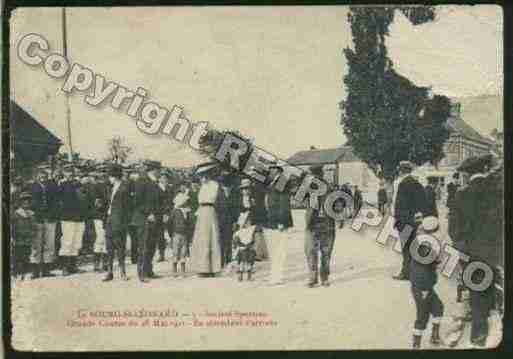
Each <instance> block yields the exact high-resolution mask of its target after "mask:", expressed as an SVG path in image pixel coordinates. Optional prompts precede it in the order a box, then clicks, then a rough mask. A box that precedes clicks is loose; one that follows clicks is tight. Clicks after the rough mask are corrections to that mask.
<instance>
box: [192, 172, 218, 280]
mask: <svg viewBox="0 0 513 359" xmlns="http://www.w3.org/2000/svg"><path fill="white" fill-rule="evenodd" d="M218 192H219V184H218V183H217V182H215V181H209V182H207V183H204V184H203V185H202V186H201V188H200V190H199V193H198V202H199V208H198V212H197V221H196V227H195V229H194V235H193V239H192V249H191V270H192V271H193V272H196V273H199V274H213V273H218V272H220V271H221V247H220V242H219V241H220V233H219V222H218V218H217V213H216V207H215V205H216V199H217V196H218Z"/></svg>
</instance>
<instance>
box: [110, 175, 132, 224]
mask: <svg viewBox="0 0 513 359" xmlns="http://www.w3.org/2000/svg"><path fill="white" fill-rule="evenodd" d="M112 190H113V187H112V186H111V187H110V188H109V192H108V197H107V198H108V200H107V206H106V210H105V223H106V224H107V223H108V225H109V229H110V230H111V231H112V232H114V233H119V232H124V231H126V229H127V227H128V224H129V222H130V190H129V187H128V184H127V183H126V182H121V184H120V185H119V188H118V190H117V192H116V194H115V195H114V198H112V202H111V196H112ZM109 206H110V214H108V209H109Z"/></svg>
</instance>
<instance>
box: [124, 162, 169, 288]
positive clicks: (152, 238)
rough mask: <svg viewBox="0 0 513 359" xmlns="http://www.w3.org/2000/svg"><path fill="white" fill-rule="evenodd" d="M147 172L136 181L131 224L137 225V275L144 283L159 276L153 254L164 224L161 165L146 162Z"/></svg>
mask: <svg viewBox="0 0 513 359" xmlns="http://www.w3.org/2000/svg"><path fill="white" fill-rule="evenodd" d="M144 169H145V172H144V173H143V174H141V176H140V177H139V179H138V180H137V181H136V182H135V185H134V190H135V196H134V207H133V213H132V221H131V224H132V225H134V226H135V227H136V229H135V230H136V233H137V240H138V241H139V244H138V249H137V252H138V259H137V274H138V276H139V280H140V281H141V282H143V283H144V282H147V278H157V276H156V275H155V273H153V257H154V256H155V251H156V248H157V240H158V238H159V236H160V233H161V231H162V226H163V213H162V192H161V190H160V188H159V185H158V179H159V177H160V169H161V164H160V162H157V161H146V162H145V163H144Z"/></svg>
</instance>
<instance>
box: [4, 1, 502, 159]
mask: <svg viewBox="0 0 513 359" xmlns="http://www.w3.org/2000/svg"><path fill="white" fill-rule="evenodd" d="M347 11H348V8H347V7H342V6H340V7H333V6H319V7H300V6H294V7H250V8H247V7H194V8H191V7H170V8H140V7H139V8H126V7H124V8H68V10H67V18H68V52H69V57H70V59H71V61H72V62H78V63H80V64H82V65H84V66H87V67H89V68H90V69H92V70H93V71H94V72H95V73H99V74H102V75H104V76H105V77H106V78H107V80H109V81H116V82H117V83H119V84H122V85H124V86H126V87H128V88H130V89H133V90H135V89H136V88H137V87H143V88H145V89H146V90H148V93H149V98H148V100H151V101H155V102H157V103H159V104H161V105H163V106H166V107H168V108H171V107H173V105H180V106H182V107H183V108H184V110H185V113H186V114H187V116H188V118H190V119H191V120H192V121H193V122H199V121H207V122H209V124H210V125H211V126H213V127H216V128H218V129H236V130H239V131H240V132H241V133H244V134H245V135H247V136H249V137H252V138H254V139H255V143H256V144H257V145H258V146H259V147H262V148H264V149H265V150H267V151H270V152H272V153H274V154H276V155H277V156H279V157H281V158H288V157H289V156H291V155H292V154H294V153H295V152H297V151H299V150H305V149H308V148H309V147H310V146H312V145H313V146H316V147H318V148H330V147H336V146H340V145H342V144H343V143H344V142H345V137H344V135H343V131H342V128H341V126H340V124H339V122H340V110H339V107H338V103H339V102H340V101H341V100H343V99H344V98H345V88H344V86H343V77H344V75H345V73H346V71H347V66H346V61H345V58H344V55H343V53H342V50H343V49H344V48H345V47H348V46H352V40H351V33H350V28H349V24H348V23H347ZM438 14H439V16H438V18H437V20H436V21H435V22H433V23H430V24H427V25H421V26H417V27H413V26H412V25H411V24H409V22H408V21H407V20H406V19H404V18H403V17H402V16H401V15H398V16H397V17H396V21H395V23H394V24H393V25H392V27H391V29H390V30H391V31H390V36H389V37H388V38H387V40H386V41H387V46H388V48H389V53H390V56H391V58H392V60H393V62H394V67H395V68H396V69H397V70H398V71H399V72H400V73H402V74H403V75H405V76H407V77H409V78H410V79H411V80H413V81H414V82H415V83H416V84H418V85H422V86H432V87H433V90H434V91H435V92H437V93H443V94H446V95H448V96H452V97H467V96H478V95H491V96H501V94H502V42H501V41H502V25H501V24H502V13H501V9H500V8H499V7H495V6H474V7H463V6H456V7H444V8H440V9H439V12H438ZM61 26H62V24H61V10H60V9H59V8H18V9H16V11H15V12H14V13H13V15H12V18H11V53H10V59H11V60H10V61H11V98H12V99H14V100H15V101H16V102H17V103H18V104H20V105H21V106H22V107H23V108H25V109H26V110H27V111H28V112H29V113H31V114H32V115H33V116H34V117H35V118H37V119H38V120H39V121H40V122H41V123H42V124H43V125H45V126H46V127H47V128H48V129H50V130H51V131H52V132H53V133H54V134H56V135H57V136H58V137H59V138H61V139H62V140H63V141H64V142H65V143H67V132H66V125H65V124H66V122H65V108H66V99H65V96H64V93H63V92H62V91H61V90H60V87H61V86H62V82H63V81H62V80H55V79H52V78H50V77H49V76H48V75H47V74H46V73H45V72H44V70H43V69H42V67H29V66H28V65H26V64H24V63H23V62H21V60H19V59H18V57H17V56H16V51H15V47H16V46H15V45H16V44H17V43H18V41H19V40H20V39H21V37H23V36H24V35H25V34H28V33H31V32H33V33H38V34H41V35H43V36H44V37H45V38H46V39H48V41H49V43H50V46H51V47H52V51H55V52H58V53H62V29H61ZM84 96H85V94H84V93H79V92H77V93H75V94H73V95H72V96H71V97H70V99H69V102H70V110H71V121H72V136H73V147H74V150H75V151H77V152H79V153H80V154H81V155H82V156H84V157H87V158H97V159H102V158H104V157H105V155H106V149H107V145H106V144H107V141H108V140H109V139H110V138H112V137H113V136H122V137H124V138H125V139H126V141H127V142H128V144H129V145H131V146H132V147H133V149H134V152H133V153H134V155H133V157H132V158H133V159H137V158H149V159H156V160H161V161H162V162H163V164H164V165H167V166H190V165H195V164H197V163H198V162H200V161H202V158H201V157H199V156H198V155H197V154H196V153H195V152H194V151H192V150H191V149H189V148H186V147H185V146H183V145H181V144H179V143H176V142H173V141H171V140H170V139H168V138H165V137H154V136H149V135H146V134H143V133H142V132H140V131H139V130H138V129H137V127H136V125H135V122H134V121H133V120H132V119H131V118H130V117H128V116H127V115H126V113H125V112H123V111H115V110H113V109H111V108H109V107H102V108H93V107H91V106H88V105H87V104H85V103H84ZM501 122H502V119H500V118H496V119H494V118H491V119H487V120H486V123H485V124H481V125H482V128H481V130H484V131H488V130H489V128H490V129H491V128H494V127H501Z"/></svg>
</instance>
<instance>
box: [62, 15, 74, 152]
mask: <svg viewBox="0 0 513 359" xmlns="http://www.w3.org/2000/svg"><path fill="white" fill-rule="evenodd" d="M62 48H63V54H64V58H66V60H68V62H69V58H68V39H67V24H66V8H65V7H63V8H62ZM64 96H66V127H67V129H68V150H69V160H70V161H71V162H73V142H72V141H71V110H70V103H69V94H67V93H65V94H64Z"/></svg>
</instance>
